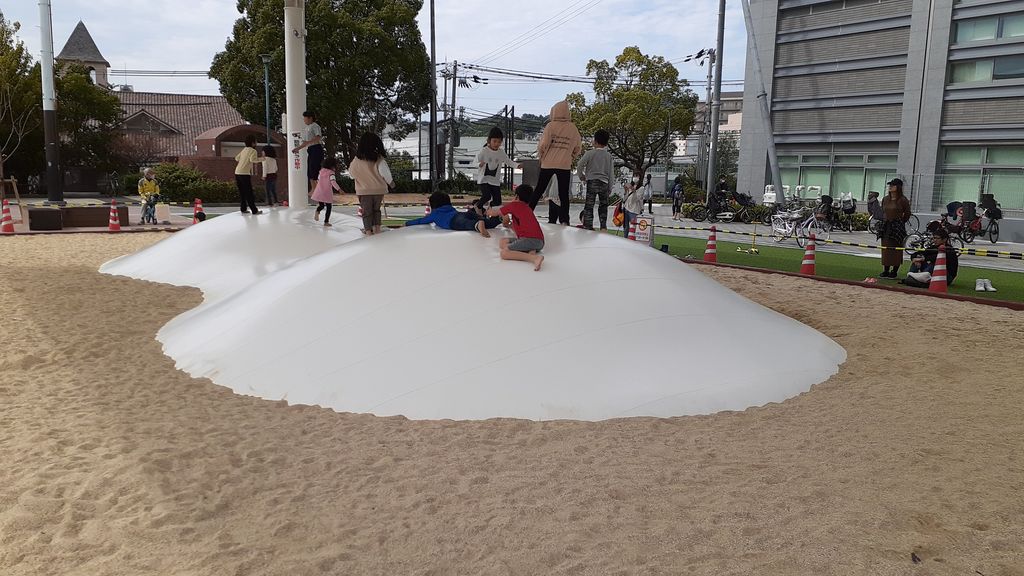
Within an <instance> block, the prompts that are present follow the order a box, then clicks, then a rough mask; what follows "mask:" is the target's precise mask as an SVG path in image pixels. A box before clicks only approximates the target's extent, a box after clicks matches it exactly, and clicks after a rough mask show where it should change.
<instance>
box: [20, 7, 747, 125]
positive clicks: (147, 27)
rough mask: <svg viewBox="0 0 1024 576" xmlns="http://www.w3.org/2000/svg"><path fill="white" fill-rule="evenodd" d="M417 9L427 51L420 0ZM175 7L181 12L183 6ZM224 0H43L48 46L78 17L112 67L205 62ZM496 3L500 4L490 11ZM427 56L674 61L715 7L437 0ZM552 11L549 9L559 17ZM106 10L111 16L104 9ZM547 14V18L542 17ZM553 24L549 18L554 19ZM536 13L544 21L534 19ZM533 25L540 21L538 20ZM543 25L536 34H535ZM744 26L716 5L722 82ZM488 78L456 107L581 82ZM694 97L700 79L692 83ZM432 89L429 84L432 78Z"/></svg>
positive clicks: (739, 60)
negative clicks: (49, 2) (630, 54)
mask: <svg viewBox="0 0 1024 576" xmlns="http://www.w3.org/2000/svg"><path fill="white" fill-rule="evenodd" d="M17 4H18V6H16V7H13V8H5V9H4V14H5V17H6V18H8V19H9V20H19V21H21V22H22V24H23V26H22V31H21V33H20V34H19V36H20V37H21V38H22V39H23V40H24V41H25V43H26V44H27V45H28V46H29V48H30V50H31V51H32V53H33V55H34V56H36V57H37V58H38V55H39V46H40V40H39V10H38V7H37V4H36V3H35V2H18V3H17ZM424 4H425V5H424V9H423V11H422V12H421V13H420V15H419V23H420V29H421V30H422V31H423V40H424V43H425V44H427V46H428V49H429V42H430V34H429V32H430V28H429V18H428V7H429V0H425V2H424ZM183 5H186V6H187V8H183ZM235 6H236V4H235V2H233V1H230V0H189V1H188V2H184V3H183V2H180V1H174V0H147V1H146V2H123V0H54V7H53V24H54V48H55V50H56V51H58V52H59V51H60V49H61V47H62V46H63V45H64V43H65V42H66V41H67V38H68V36H69V35H70V34H71V31H72V30H73V29H74V27H75V25H76V24H77V23H78V21H79V20H80V19H81V20H83V21H84V22H85V24H86V26H88V28H89V31H90V33H91V34H92V36H93V39H94V40H95V41H96V44H97V46H98V47H99V49H100V51H101V52H102V53H103V55H104V56H105V57H106V58H107V60H108V61H109V62H110V63H111V66H112V67H114V68H116V69H121V68H128V69H149V70H206V69H208V67H209V65H210V61H211V60H212V58H213V56H214V54H216V53H217V52H218V51H220V50H222V49H223V48H224V42H225V41H226V40H227V38H228V36H229V35H230V34H231V31H232V26H233V25H234V22H235V20H236V19H237V18H238V17H239V15H238V12H237V10H236V8H235ZM499 6H500V7H499ZM436 10H437V58H438V61H452V60H459V61H461V62H474V61H479V60H481V57H483V56H485V55H487V54H488V53H490V52H492V51H494V50H496V49H498V48H502V47H504V46H505V45H506V44H508V43H509V42H510V41H512V40H513V39H516V38H517V37H519V36H522V38H519V39H518V40H517V41H516V42H514V43H513V44H512V45H511V46H513V47H514V49H513V50H511V51H508V52H507V53H506V54H504V55H500V57H497V58H495V59H493V60H492V61H490V62H489V64H490V65H492V66H496V67H503V68H515V69H520V70H529V71H535V72H549V73H561V74H573V75H582V74H584V72H585V69H586V64H587V62H588V61H589V60H590V59H596V60H604V59H607V60H613V59H614V58H615V57H616V56H617V55H618V54H619V53H621V52H622V49H623V48H624V47H626V46H638V47H639V48H640V49H641V50H642V51H643V52H644V53H646V54H655V55H660V56H664V57H665V58H668V59H669V60H676V59H680V58H682V57H684V56H686V55H688V54H693V53H694V52H696V51H698V50H700V49H702V48H710V47H714V45H715V28H716V24H717V10H718V3H717V2H714V1H713V0H700V1H698V2H688V3H680V2H678V0H645V1H644V2H636V1H635V0H563V1H562V2H551V1H550V0H516V1H514V2H504V3H500V4H499V3H496V2H494V1H493V0H459V1H458V2H455V1H438V2H436ZM560 12H561V14H560ZM112 15H116V16H112ZM549 19H551V20H550V21H548V20H549ZM563 20H564V23H562V24H561V25H560V26H557V27H552V24H555V23H558V22H560V21H563ZM545 21H548V22H547V23H546V24H544V23H545ZM538 25H541V26H540V28H538ZM547 28H551V29H550V30H548V31H547V32H545V30H546V29H547ZM745 40H746V38H745V32H744V27H743V14H742V11H741V10H740V9H739V6H738V5H736V4H735V3H730V7H729V9H728V10H727V13H726V45H725V50H724V52H725V60H724V61H725V66H724V68H723V78H724V79H726V80H729V79H742V78H743V71H744V62H745ZM676 66H677V68H678V69H679V71H680V74H681V75H682V76H683V77H685V78H688V79H691V80H697V81H703V79H704V77H705V74H706V69H705V68H702V67H700V66H698V65H697V64H696V63H681V62H680V63H678V64H677V65H676ZM491 80H492V83H491V84H490V85H488V86H481V87H477V88H475V89H473V90H460V91H459V103H460V104H462V105H465V106H467V107H470V108H473V109H475V110H484V111H496V110H500V109H501V108H502V107H503V106H504V105H506V104H508V105H515V106H516V112H517V113H523V112H531V113H547V111H548V109H549V108H550V106H551V104H552V103H554V102H555V101H557V100H559V99H561V98H564V97H565V95H566V94H567V93H569V92H575V91H584V93H587V91H586V88H587V86H586V85H585V84H551V83H529V82H523V81H508V80H507V79H504V80H498V79H497V78H496V77H495V78H492V79H491ZM112 81H113V82H115V83H124V82H125V81H127V83H129V84H133V85H134V86H135V88H136V90H147V91H167V92H189V93H216V92H217V91H218V86H217V83H216V82H215V81H213V80H209V79H203V78H131V77H129V78H127V79H120V78H113V79H112ZM694 88H695V90H696V91H697V92H698V93H699V94H703V93H704V88H703V86H702V85H701V86H695V87H694ZM439 92H441V87H440V86H439Z"/></svg>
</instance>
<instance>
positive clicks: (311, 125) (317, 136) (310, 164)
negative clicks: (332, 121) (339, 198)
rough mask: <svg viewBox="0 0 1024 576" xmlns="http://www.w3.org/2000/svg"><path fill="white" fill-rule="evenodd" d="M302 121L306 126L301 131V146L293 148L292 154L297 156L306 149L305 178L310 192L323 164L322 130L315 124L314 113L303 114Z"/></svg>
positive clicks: (314, 185) (307, 111) (306, 112)
mask: <svg viewBox="0 0 1024 576" xmlns="http://www.w3.org/2000/svg"><path fill="white" fill-rule="evenodd" d="M302 121H303V122H304V123H305V124H306V126H305V128H303V129H302V144H299V145H298V146H297V147H296V148H293V149H292V152H293V153H295V154H298V153H299V150H302V149H303V148H305V149H306V178H308V179H309V191H310V192H312V191H313V188H314V187H316V179H317V176H319V175H320V168H321V166H322V165H323V163H324V145H323V140H324V139H323V130H322V129H321V128H320V125H319V124H317V123H316V113H315V112H310V111H309V110H306V111H305V112H303V113H302Z"/></svg>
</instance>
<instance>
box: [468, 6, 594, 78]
mask: <svg viewBox="0 0 1024 576" xmlns="http://www.w3.org/2000/svg"><path fill="white" fill-rule="evenodd" d="M588 1H589V0H576V2H573V3H572V4H570V5H569V6H567V7H565V8H563V9H562V10H560V11H559V12H557V13H556V14H555V15H554V16H552V17H550V18H548V19H547V20H545V21H543V22H541V23H540V24H537V25H536V26H534V27H533V28H530V29H529V30H526V31H525V32H523V33H522V34H520V35H519V36H516V37H515V38H513V39H511V40H509V41H508V42H506V43H504V44H502V45H501V46H498V47H497V48H495V49H494V50H491V51H490V52H488V53H487V54H484V55H483V56H480V57H479V58H475V59H473V60H472V61H473V62H479V63H483V62H484V61H485V60H488V59H489V58H490V56H492V55H493V54H495V53H497V52H500V51H502V50H504V49H505V48H508V47H509V46H511V45H513V44H515V43H516V42H518V41H519V40H521V39H524V38H528V37H529V36H530V34H532V33H533V31H534V30H537V29H539V28H541V27H542V26H544V25H545V24H547V23H548V22H551V21H552V20H554V19H555V18H558V17H559V16H562V15H564V14H565V13H567V12H569V11H570V10H572V9H573V8H574V7H576V6H579V5H580V4H583V3H584V2H588Z"/></svg>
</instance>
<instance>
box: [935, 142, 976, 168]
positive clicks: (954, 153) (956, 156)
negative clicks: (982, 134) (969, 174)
mask: <svg viewBox="0 0 1024 576" xmlns="http://www.w3.org/2000/svg"><path fill="white" fill-rule="evenodd" d="M944 154H945V162H946V164H960V165H965V164H966V165H972V164H981V148H975V147H968V146H957V147H949V148H946V150H945V153H944Z"/></svg>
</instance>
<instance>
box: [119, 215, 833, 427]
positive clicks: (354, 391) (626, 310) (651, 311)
mask: <svg viewBox="0 0 1024 576" xmlns="http://www.w3.org/2000/svg"><path fill="white" fill-rule="evenodd" d="M239 218H241V216H240V217H239ZM250 218H251V217H250ZM300 218H305V219H307V220H308V212H306V213H304V214H303V215H302V216H300ZM217 220H220V218H217V219H215V220H214V221H213V223H215V222H216V221H217ZM273 222H277V223H276V224H273V225H270V224H271V223H273ZM207 224H210V223H206V224H203V226H207ZM203 226H199V227H197V228H202V227H203ZM289 226H293V227H294V226H299V227H301V226H304V225H300V224H297V223H295V222H289V221H288V220H287V219H286V218H280V219H279V220H278V221H274V220H270V219H268V220H267V221H266V222H261V223H257V225H255V226H253V225H249V227H246V228H244V229H245V230H246V231H248V232H249V233H251V234H253V235H255V236H261V235H263V234H273V235H275V237H277V236H280V235H282V234H285V231H284V228H287V227H289ZM544 229H545V234H546V235H547V246H546V247H545V250H544V254H545V255H546V260H545V263H544V268H543V270H541V271H540V272H534V271H533V269H532V266H530V265H527V264H525V263H521V262H511V261H501V260H500V259H499V257H498V238H499V237H501V236H502V234H503V233H504V231H502V230H498V231H496V234H495V238H492V239H489V240H487V239H483V238H481V237H480V236H479V235H477V234H475V233H470V232H449V231H443V230H434V229H431V228H429V227H423V226H421V227H415V228H407V229H403V230H398V231H390V232H386V233H384V234H382V235H378V236H374V237H370V238H365V239H359V240H357V241H354V242H347V243H343V244H339V245H336V246H333V247H325V246H323V245H322V244H321V243H319V242H320V240H313V239H312V237H310V239H309V242H310V246H309V248H308V249H306V250H301V249H295V250H294V251H293V252H292V253H293V254H298V253H301V252H306V253H309V254H311V255H310V256H309V257H307V258H303V259H295V260H290V261H288V262H287V263H285V260H287V259H280V260H278V261H277V262H276V263H275V264H274V265H273V268H275V269H276V270H277V271H276V272H275V271H268V270H270V266H269V265H268V266H266V267H263V266H260V265H259V264H256V263H254V262H255V260H259V256H258V255H256V254H254V253H255V252H259V251H258V250H256V249H255V246H256V245H262V244H261V243H262V242H263V240H256V239H255V238H253V239H252V241H251V242H246V241H245V240H244V239H242V238H236V239H234V240H232V241H231V242H230V243H225V246H223V251H218V250H213V249H210V250H207V252H206V256H205V257H206V258H207V259H209V260H215V261H218V262H219V266H217V265H213V264H212V263H211V266H210V269H209V275H207V276H206V277H205V278H203V279H202V280H201V281H199V280H195V279H189V280H187V281H185V280H181V279H178V281H171V283H173V284H182V283H188V282H197V283H201V284H204V285H207V286H227V285H228V284H241V283H243V282H238V281H232V282H228V281H226V280H223V279H221V278H219V277H217V276H218V274H217V273H216V271H217V270H218V269H219V270H220V272H219V274H221V275H226V274H230V273H231V269H232V262H235V261H236V260H237V259H238V258H239V257H240V256H239V254H238V252H243V253H245V256H244V258H250V259H254V260H253V261H250V262H249V263H248V264H247V265H246V266H249V267H253V269H254V270H261V271H263V273H250V274H248V275H247V276H246V282H247V283H248V284H247V285H245V286H244V287H240V288H238V289H237V291H236V292H235V293H234V295H233V297H231V298H218V299H209V298H208V299H207V301H206V302H205V303H204V304H203V305H202V306H200V307H199V308H196V309H195V310H192V311H190V312H187V313H185V314H182V315H181V316H179V317H178V318H175V319H174V320H173V321H171V322H170V323H169V324H168V325H167V326H165V327H164V328H163V329H162V330H161V331H160V333H159V334H158V339H159V340H160V341H161V342H163V344H164V350H165V352H166V353H167V354H168V355H169V356H171V357H172V358H173V359H174V360H175V361H176V363H177V365H178V367H179V368H180V369H182V370H185V371H186V372H187V373H189V374H191V375H193V376H195V377H207V378H210V379H211V380H213V381H214V382H216V383H217V384H220V385H223V386H227V387H229V388H231V389H232V390H234V391H235V392H237V393H240V394H248V395H255V396H259V397H262V398H267V399H271V400H286V401H287V402H289V403H293V404H309V405H319V406H325V407H329V408H332V409H334V410H337V411H342V412H361V413H373V414H377V415H382V416H390V415H403V416H406V417H408V418H412V419H446V418H450V419H473V420H475V419H486V418H496V417H511V418H526V419H533V420H548V419H578V420H603V419H608V418H618V417H629V416H664V417H668V416H681V415H689V414H709V413H714V412H718V411H721V410H743V409H745V408H748V407H751V406H759V405H763V404H765V403H768V402H778V401H782V400H784V399H786V398H789V397H792V396H794V395H796V394H799V393H801V392H804V391H806V390H808V389H809V388H810V387H811V386H812V385H813V384H815V383H818V382H822V381H824V380H825V379H827V378H828V377H829V376H831V375H832V374H834V373H835V372H836V371H837V370H838V366H839V364H841V363H842V362H843V361H845V358H846V353H845V351H844V350H843V349H842V348H841V347H839V346H838V345H837V344H836V343H835V342H833V341H832V340H830V339H829V338H827V337H825V336H823V335H822V334H820V333H818V332H817V331H815V330H813V329H811V328H809V327H807V326H805V325H803V324H801V323H799V322H797V321H795V320H793V319H791V318H788V317H786V316H783V315H780V314H778V313H776V312H773V311H771V310H768V309H766V308H764V307H762V306H760V305H757V304H755V303H753V302H751V301H749V300H747V299H745V298H743V297H741V296H739V295H737V294H736V293H734V292H732V291H731V290H728V289H727V288H724V287H723V286H721V285H719V284H718V283H716V282H714V281H713V280H711V279H710V278H708V277H706V276H705V275H703V274H701V273H700V272H698V271H696V270H693V269H691V268H690V267H688V266H686V265H684V264H681V263H679V262H678V261H676V260H675V259H673V258H671V257H670V256H667V255H665V254H662V253H660V252H658V251H656V250H653V249H651V248H649V247H647V246H644V245H641V244H638V243H635V242H630V241H627V240H623V239H621V238H618V237H615V236H611V235H608V234H601V233H596V232H588V231H583V230H579V229H575V228H563V227H558V226H547V225H545V226H544ZM316 232H317V233H322V231H316ZM184 234H187V232H186V233H179V235H178V236H175V237H172V238H169V239H168V240H165V241H164V242H162V243H161V244H158V245H156V246H154V247H153V248H151V249H150V250H155V249H156V248H158V247H160V246H161V245H163V244H172V243H175V242H176V241H177V240H179V238H182V239H183V238H186V237H185V236H184ZM297 234H298V233H297ZM300 243H301V242H300ZM314 244H315V246H314ZM165 249H167V248H165ZM177 250H178V249H173V250H172V252H177ZM144 253H145V252H143V253H140V255H142V254H144ZM133 258H134V257H133ZM110 266H112V264H110V265H106V266H104V271H109V267H110ZM166 272H167V274H171V275H173V274H172V271H171V270H170V269H168V270H167V271H166ZM185 272H186V270H183V271H182V273H183V274H184V273H185ZM116 273H119V274H125V275H129V276H134V274H133V273H132V272H131V271H129V270H127V269H126V268H125V267H121V268H120V269H119V270H118V271H117V272H116ZM136 277H141V276H136ZM147 279H155V278H153V277H150V278H147ZM161 281H168V280H161ZM205 289H206V288H204V290H205ZM269 339H273V340H274V341H275V342H277V345H276V346H274V350H275V352H274V353H267V342H268V340H269ZM780 344H783V345H784V346H785V348H786V349H787V350H791V351H793V353H792V354H785V355H780V354H778V353H777V351H778V349H779V347H780Z"/></svg>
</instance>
